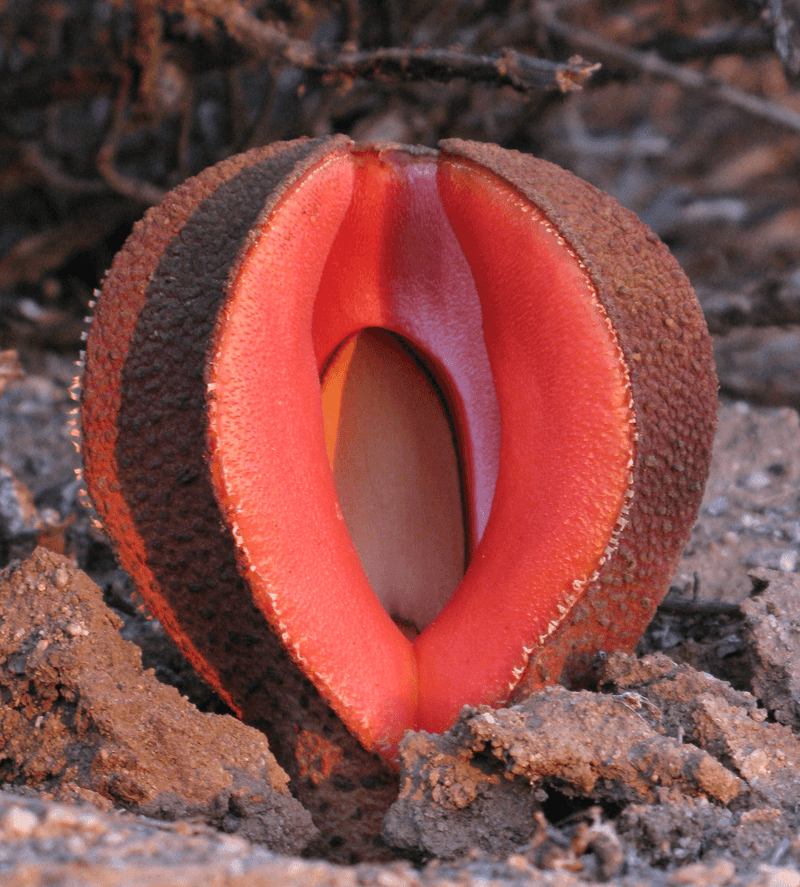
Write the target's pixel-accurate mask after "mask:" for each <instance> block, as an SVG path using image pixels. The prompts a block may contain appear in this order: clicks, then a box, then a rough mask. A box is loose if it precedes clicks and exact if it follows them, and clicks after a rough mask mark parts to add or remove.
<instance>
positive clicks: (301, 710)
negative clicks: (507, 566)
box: [83, 137, 716, 856]
mask: <svg viewBox="0 0 800 887" xmlns="http://www.w3.org/2000/svg"><path fill="white" fill-rule="evenodd" d="M349 144H351V143H350V142H349V140H347V139H345V138H341V137H340V138H332V139H327V140H318V141H300V142H292V143H283V144H278V145H273V146H270V147H268V148H264V149H257V150H255V151H251V152H249V153H248V154H245V155H240V156H238V157H234V158H231V159H230V160H227V161H224V162H223V163H221V164H218V165H217V166H215V167H212V168H211V169H209V170H206V171H205V172H204V173H202V174H201V175H200V176H199V177H197V178H196V179H193V180H190V181H188V182H186V183H185V184H184V185H182V186H181V187H180V188H178V189H176V190H175V191H173V192H171V193H170V194H169V195H168V196H167V198H166V199H165V201H164V203H162V204H161V206H159V207H158V208H156V209H154V210H151V211H150V212H149V213H148V214H147V216H146V217H145V219H144V220H143V221H142V222H141V223H140V224H139V225H138V226H137V227H136V229H135V230H134V233H133V234H132V235H131V238H130V239H129V241H128V243H127V245H126V247H125V248H124V249H123V250H122V251H121V252H120V254H119V255H118V256H117V257H116V259H115V261H114V264H113V266H112V269H111V272H110V273H109V276H108V279H107V281H106V284H105V286H104V291H103V296H102V297H101V299H100V301H99V305H98V308H97V312H96V318H95V323H94V326H93V328H92V333H91V335H90V338H89V342H88V346H87V359H86V377H85V393H84V404H83V427H84V436H85V441H86V453H85V458H86V478H87V482H88V484H89V489H90V492H91V494H92V496H93V498H94V500H95V502H96V504H97V507H98V511H99V513H100V514H101V517H102V519H103V521H104V523H105V526H106V528H107V529H108V531H109V534H110V535H111V536H112V538H113V539H114V540H115V543H116V546H117V550H118V553H119V555H120V559H121V561H122V563H123V565H124V566H125V568H126V569H127V570H128V571H129V572H130V573H131V574H132V575H133V577H134V580H135V581H136V583H137V585H138V586H139V588H140V589H141V590H142V593H143V594H144V596H145V597H146V599H147V600H148V602H149V603H150V606H151V607H152V609H153V610H154V612H155V613H156V615H158V617H159V618H160V619H161V621H162V622H163V623H164V625H165V626H166V627H167V628H168V630H169V631H170V633H171V634H172V635H173V637H175V638H176V639H177V640H178V642H179V644H180V645H181V647H182V649H183V651H184V653H186V655H187V656H188V657H189V658H190V659H191V660H192V662H193V664H194V665H195V667H197V668H198V670H199V671H200V672H201V673H202V674H203V675H204V677H205V678H206V679H207V680H208V681H209V682H210V683H211V684H212V685H214V686H215V687H216V688H217V689H218V690H219V691H220V692H221V693H222V694H223V695H224V696H225V698H227V699H228V700H229V701H230V703H231V704H232V705H233V706H234V708H236V709H237V711H239V712H240V713H241V716H242V718H243V719H244V720H245V721H246V722H248V723H251V724H255V725H257V726H261V727H262V728H263V729H264V730H265V732H266V733H267V734H268V736H269V738H270V743H271V747H272V748H273V751H274V753H275V755H276V757H277V758H278V760H279V761H280V762H281V764H282V765H283V766H284V767H285V768H286V769H287V770H288V771H289V774H290V776H291V777H292V779H293V783H294V788H295V790H296V791H297V793H298V796H299V798H300V799H301V801H302V802H303V803H304V804H305V805H306V807H307V808H308V809H309V810H310V811H311V812H312V814H313V815H314V817H315V820H316V821H317V824H318V825H319V826H320V827H321V828H322V829H323V831H324V833H325V835H326V837H327V838H328V840H329V841H333V842H334V843H335V842H336V838H337V837H341V836H342V833H343V831H344V830H345V829H346V828H347V821H348V820H349V819H351V818H352V819H353V820H355V823H354V824H357V829H353V833H355V832H356V831H358V832H360V833H361V834H363V835H364V836H365V838H369V836H370V835H371V834H375V833H376V831H377V829H376V826H377V828H379V823H380V817H381V813H382V810H383V809H384V808H385V806H386V804H387V803H388V802H390V801H391V799H392V796H393V793H394V786H395V783H394V780H393V777H392V776H391V775H390V773H389V772H388V771H387V769H386V768H385V765H383V764H381V763H380V762H379V761H377V760H376V759H375V758H374V757H373V756H370V755H367V754H366V752H364V751H363V749H361V747H360V746H359V745H358V744H357V743H356V742H355V740H353V739H352V737H350V736H349V734H347V732H346V730H345V729H344V727H343V725H342V724H341V722H340V721H339V720H338V718H336V717H335V715H334V714H333V712H331V711H330V709H329V708H328V706H327V705H326V704H325V703H324V701H322V700H321V699H320V698H319V696H318V694H317V693H316V691H315V690H314V688H313V687H312V685H311V684H310V682H309V681H308V680H307V679H306V678H305V677H304V676H303V675H302V674H301V672H300V671H299V670H298V669H297V668H296V667H295V666H294V665H293V664H292V663H291V662H290V661H289V659H288V657H287V655H286V654H285V652H284V651H283V649H282V648H281V645H280V643H279V642H278V640H277V639H276V638H275V636H274V635H273V634H272V632H271V631H270V629H269V627H268V625H267V623H266V621H265V619H264V618H263V616H262V615H261V613H260V612H259V611H258V610H257V609H256V608H255V606H254V604H253V603H252V600H251V598H250V595H249V593H248V591H247V589H246V588H245V586H244V583H243V582H242V580H241V579H240V578H239V576H238V570H237V565H236V557H235V546H234V543H233V540H232V538H231V536H230V534H229V532H228V531H227V529H225V528H224V527H223V526H222V523H221V519H220V516H219V511H218V508H217V505H216V502H215V499H214V495H213V490H212V488H211V483H210V479H209V477H208V472H207V470H206V461H205V459H206V452H205V440H206V420H205V398H206V389H205V382H204V371H205V362H206V356H207V352H208V347H209V342H210V338H211V336H212V333H213V330H214V324H215V320H216V317H217V313H218V311H219V309H220V307H221V305H222V303H223V300H224V299H225V296H226V291H227V284H228V275H229V272H230V268H231V266H233V265H234V263H235V262H236V260H237V256H239V255H240V254H241V252H242V250H243V249H244V248H245V247H246V245H247V243H248V242H249V238H250V237H251V236H252V235H251V233H250V232H251V229H253V228H254V227H256V226H257V223H258V220H259V219H263V218H265V217H266V215H267V214H268V213H269V212H270V211H271V209H272V207H274V205H275V203H276V201H277V200H278V199H279V198H280V196H281V195H282V194H283V193H284V192H285V190H286V188H288V187H290V186H291V185H292V184H293V183H294V182H295V181H297V180H298V178H299V177H300V176H301V175H302V174H303V173H304V172H305V171H306V170H307V169H309V168H311V167H313V166H314V165H315V164H316V163H318V162H319V161H320V160H321V159H322V158H324V157H325V156H327V155H329V154H330V153H331V152H332V151H336V150H342V149H346V148H347V146H348V145H349ZM441 147H442V150H443V151H444V152H445V153H449V154H451V155H454V156H460V157H463V158H465V159H467V160H470V161H472V162H475V163H477V164H480V165H482V166H484V167H485V168H487V169H489V170H490V171H492V172H494V173H495V174H497V175H499V176H500V177H501V178H503V179H505V180H506V181H507V182H509V183H510V184H512V185H514V186H516V187H517V188H519V190H520V191H521V192H522V193H523V194H525V195H526V196H527V197H528V198H529V199H530V200H532V201H533V202H534V203H535V204H537V205H538V206H539V207H540V208H541V210H542V211H543V212H544V213H545V214H546V215H547V216H548V217H549V218H550V219H551V220H552V221H553V223H554V224H555V226H556V227H557V228H558V229H559V230H560V232H561V233H562V235H563V236H564V238H565V240H566V241H567V242H568V243H570V244H571V246H572V247H573V249H574V250H575V252H576V253H577V254H578V255H579V256H580V258H581V259H582V260H583V262H584V264H585V265H586V267H587V269H588V273H589V274H590V276H591V278H592V280H593V282H594V285H595V287H596V289H597V292H598V295H599V298H600V301H601V302H602V304H603V305H604V307H605V309H606V311H607V313H608V315H609V317H610V319H611V321H612V323H613V325H614V327H615V329H616V332H617V335H618V337H619V341H620V345H621V348H622V351H623V353H624V355H625V358H626V362H627V366H628V370H629V373H630V377H631V385H632V392H633V400H634V404H635V411H636V419H637V428H638V432H639V441H638V444H637V452H636V460H635V465H634V497H633V501H632V504H631V511H630V515H629V521H630V522H629V524H628V526H627V527H626V529H625V530H624V532H623V533H622V535H621V538H620V543H619V547H618V549H617V551H616V553H615V555H614V556H613V557H612V558H610V559H609V561H608V562H607V563H606V564H605V566H604V567H603V569H602V571H601V574H600V576H599V578H598V580H597V581H596V582H595V583H594V584H593V585H592V586H590V587H589V589H588V590H587V592H586V593H585V595H584V597H583V598H582V599H581V600H580V601H579V602H578V603H577V604H576V605H575V607H574V609H573V615H572V617H571V619H570V622H569V625H567V626H564V627H562V628H561V629H559V630H558V631H557V632H556V633H555V634H554V635H553V636H552V637H551V643H550V644H548V647H547V649H546V650H544V651H539V652H535V653H534V654H533V656H532V658H531V662H530V664H529V668H528V670H527V673H526V675H525V676H524V678H523V681H522V682H521V684H520V686H519V687H518V690H517V695H518V696H521V695H524V694H525V693H527V692H528V691H529V690H530V689H533V688H534V687H535V686H537V685H540V684H541V683H544V682H554V681H557V680H559V679H560V680H562V681H564V682H566V683H567V684H572V685H574V684H576V683H581V682H584V681H585V680H586V679H587V678H590V677H591V663H592V660H593V658H594V656H595V655H596V654H597V652H599V651H601V650H604V649H611V648H623V649H630V648H632V647H633V646H634V645H635V643H636V641H637V640H638V637H639V635H640V633H641V631H642V630H643V628H644V626H645V625H646V624H647V622H648V621H649V619H650V618H651V616H652V613H653V611H654V610H655V607H656V606H657V604H658V601H659V600H660V598H661V597H662V596H663V594H664V593H665V591H666V588H667V584H668V582H669V579H670V577H671V575H672V572H673V570H674V566H675V563H676V561H677V558H678V556H679V554H680V551H681V548H682V546H683V544H684V542H685V541H686V539H687V538H688V534H689V531H690V529H691V525H692V522H693V520H694V518H695V515H696V510H697V507H698V505H699V502H700V498H701V496H702V488H703V484H704V481H705V475H706V471H707V464H708V459H709V457H710V451H711V441H712V438H713V430H714V415H715V410H716V380H715V377H714V372H713V362H712V358H711V349H710V342H709V338H708V333H707V330H706V327H705V323H704V321H703V318H702V315H701V313H700V310H699V306H698V305H697V302H696V299H695V297H694V294H693V293H692V291H691V288H690V286H689V284H688V281H687V280H686V278H685V276H684V275H683V273H682V272H681V271H680V269H679V268H678V266H677V264H676V262H675V260H674V259H673V258H672V256H671V255H670V254H669V252H668V250H667V249H666V247H664V246H663V244H661V243H660V242H659V241H658V240H657V238H655V237H654V235H652V234H651V233H650V232H649V231H648V230H647V229H646V228H645V226H643V225H642V224H641V222H639V220H638V219H637V218H636V217H635V216H634V215H633V214H632V213H630V212H628V211H626V210H624V209H622V208H621V207H619V206H618V205H617V204H616V203H615V202H614V201H613V200H612V199H611V198H609V197H608V196H607V195H604V194H602V193H601V192H599V191H597V190H596V189H594V188H592V187H591V186H590V185H588V184H586V183H585V182H582V181H580V180H578V179H576V178H575V177H574V176H572V175H571V174H569V173H567V172H565V171H564V170H561V169H559V168H557V167H554V166H552V165H550V164H547V163H545V162H543V161H540V160H537V159H535V158H532V157H529V156H527V155H522V154H518V153H516V152H511V151H505V150H502V149H500V148H498V147H496V146H490V145H480V144H476V143H468V142H460V141H448V142H444V143H442V146H441ZM359 783H360V784H359ZM331 805H332V807H333V808H335V809H336V810H337V811H338V813H339V818H338V820H335V819H333V820H332V814H331ZM326 808H327V809H326ZM323 810H324V811H325V813H324V815H321V811H323ZM347 837H348V842H349V841H351V840H352V834H348V835H347ZM350 847H351V848H352V844H350ZM362 852H363V853H364V855H365V856H368V855H370V848H369V847H368V846H363V847H362Z"/></svg>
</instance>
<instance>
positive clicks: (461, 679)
mask: <svg viewBox="0 0 800 887" xmlns="http://www.w3.org/2000/svg"><path fill="white" fill-rule="evenodd" d="M369 327H378V328H381V329H385V330H389V331H392V332H394V333H397V334H399V335H401V336H403V337H404V338H405V339H407V340H408V341H409V342H411V343H412V344H413V345H414V346H415V348H416V349H417V352H418V354H419V355H420V356H421V357H422V358H423V359H424V360H425V361H426V363H427V364H428V366H429V368H430V369H431V371H432V372H433V374H434V375H435V376H436V378H437V379H438V380H439V382H440V384H441V387H442V389H443V390H444V392H445V395H446V397H447V400H448V403H449V406H450V410H451V412H452V415H453V417H454V420H455V424H456V426H457V428H458V433H459V440H460V450H461V459H462V465H463V471H464V475H465V490H466V494H467V501H468V509H467V511H468V535H469V539H470V547H471V549H472V558H471V562H470V565H469V567H468V570H467V573H466V575H465V576H464V579H463V581H462V582H461V584H460V586H459V587H458V589H457V590H456V592H455V593H454V594H453V596H452V598H451V599H450V601H449V602H448V603H447V604H446V606H445V607H444V609H443V610H442V612H441V613H440V614H439V615H438V617H437V618H436V619H435V620H434V622H433V623H432V624H431V625H430V626H429V627H428V628H427V629H425V630H424V631H423V632H422V634H421V635H420V636H419V637H418V638H417V640H416V641H415V642H414V644H413V646H412V644H411V643H410V642H409V641H408V640H407V639H406V638H405V637H404V636H403V635H402V634H401V632H400V631H399V630H398V629H397V627H396V626H395V625H394V623H393V622H392V620H391V619H390V618H389V615H388V614H387V613H386V611H385V610H384V609H383V607H382V606H381V604H380V602H379V600H378V598H377V597H376V595H375V594H374V593H373V590H372V589H371V588H370V585H369V583H368V581H367V579H366V576H365V574H364V571H363V569H362V567H361V564H360V562H359V558H358V554H357V552H356V550H355V548H354V546H353V543H352V540H351V538H350V536H349V534H348V531H347V528H346V526H345V525H344V522H343V520H342V517H341V512H340V510H339V507H338V501H337V494H336V489H335V487H334V482H333V477H332V474H331V469H330V465H329V462H328V456H327V453H326V446H325V437H324V429H323V417H322V403H321V397H320V373H321V372H322V371H323V370H324V367H325V365H326V363H327V361H328V360H329V358H330V357H331V355H333V354H334V352H335V351H336V349H337V347H338V346H339V345H340V344H341V343H342V342H343V341H344V340H345V339H347V338H348V337H349V336H351V335H352V334H353V333H356V332H358V331H359V330H362V329H365V328H369ZM210 366H211V370H210V376H209V383H210V384H209V388H210V390H211V392H212V396H213V400H212V401H211V404H210V419H209V421H210V425H209V427H210V439H211V444H212V470H213V472H214V477H215V484H216V487H217V491H218V498H219V501H220V504H221V507H222V508H223V510H224V512H225V513H226V516H227V519H228V522H229V524H230V525H231V527H232V529H233V532H234V536H235V537H236V539H237V543H238V544H239V546H240V550H241V553H242V556H243V560H244V564H245V566H246V567H247V569H248V571H249V572H248V578H249V581H250V583H251V586H252V588H253V593H254V596H255V598H256V600H257V603H258V604H259V606H260V607H261V608H262V610H263V611H264V612H265V614H266V615H267V616H268V618H269V619H270V621H271V623H272V624H273V626H274V627H275V629H276V630H277V631H278V633H279V634H280V636H281V638H282V640H283V642H284V644H285V646H286V647H287V649H289V650H290V651H291V652H292V654H293V656H294V657H295V659H296V660H297V661H298V663H299V664H300V665H301V666H302V667H303V669H304V670H305V671H306V673H307V674H308V675H309V677H311V678H312V680H313V681H314V682H315V683H316V684H317V686H318V687H319V689H320V690H321V691H322V692H323V693H324V694H325V695H326V697H327V698H328V699H329V701H330V702H331V704H332V706H333V707H334V709H335V710H336V711H337V713H338V714H339V715H340V717H342V719H343V720H344V721H345V723H347V724H348V726H349V727H350V728H351V729H352V730H353V731H354V732H355V733H356V734H357V735H358V736H359V737H360V738H361V740H362V742H364V744H365V745H366V746H367V747H370V748H372V747H374V748H377V749H378V750H380V751H381V752H382V753H383V754H384V755H386V756H388V757H392V756H394V755H395V754H396V747H397V742H398V741H399V738H400V736H401V735H402V732H403V730H405V729H408V728H412V727H418V728H422V729H428V730H442V729H446V728H447V727H448V726H449V725H450V724H451V723H452V721H453V720H454V719H455V717H456V716H457V714H458V711H459V710H460V708H461V706H462V705H464V704H466V703H474V704H476V703H482V702H489V703H501V702H503V701H505V700H506V699H507V698H508V696H509V694H510V692H511V690H512V689H513V687H514V685H515V683H516V682H517V681H518V680H519V677H520V675H521V673H522V671H523V670H524V667H525V663H526V661H527V655H528V651H529V650H530V649H531V648H532V647H534V646H535V645H537V644H538V643H539V642H540V641H541V640H542V639H543V638H544V637H546V636H547V634H548V633H549V632H550V631H552V630H553V629H554V627H556V626H557V625H558V623H559V622H560V621H561V620H562V619H563V617H564V615H565V614H566V612H567V611H568V609H569V607H570V606H571V604H572V603H573V602H574V600H575V598H576V597H577V596H579V594H580V592H581V590H582V588H583V587H584V586H585V584H586V583H587V582H588V581H590V579H591V577H592V574H593V573H594V572H595V571H596V569H597V568H598V566H599V564H600V563H601V559H602V558H603V557H604V556H605V555H606V553H607V550H608V548H609V545H610V544H611V542H612V535H613V532H614V528H615V524H616V523H617V521H618V518H619V517H620V514H621V512H622V511H623V508H624V505H625V497H626V494H627V492H628V488H629V483H630V463H631V459H632V451H633V436H634V429H633V425H632V409H631V404H630V392H629V387H628V381H627V377H626V374H625V368H624V362H623V360H622V357H621V354H620V352H619V349H618V346H617V343H616V340H615V337H614V335H613V333H612V331H611V328H610V325H609V324H608V321H607V318H606V316H605V314H604V312H603V310H602V308H601V307H600V305H599V303H598V302H597V299H596V297H595V295H594V292H593V289H592V287H591V284H590V283H589V281H588V278H587V276H586V274H585V272H584V271H583V269H582V268H581V266H580V264H579V263H578V261H577V259H576V258H575V256H574V255H573V254H572V253H571V251H570V250H569V249H568V248H567V247H566V246H565V245H564V244H563V242H561V241H560V239H559V237H558V235H557V233H556V232H554V231H553V230H552V229H551V228H550V227H549V226H548V225H547V223H546V220H544V219H543V218H542V217H541V215H540V214H539V213H538V211H537V210H536V208H535V207H533V206H532V205H531V203H530V202H529V201H527V200H526V199H525V198H523V197H522V196H521V195H520V194H519V193H518V192H517V191H516V190H515V189H513V188H511V187H510V186H508V185H506V184H505V183H503V182H502V181H501V180H500V179H498V178H496V177H494V176H492V175H491V174H488V173H485V172H482V171H481V170H480V169H479V168H477V167H475V166H474V165H472V164H470V163H468V162H466V161H463V162H462V161H458V160H454V159H447V158H446V157H439V158H438V159H437V158H433V157H431V156H429V155H420V156H416V155H411V154H405V153H400V152H395V151H384V152H378V151H375V150H372V151H355V152H337V153H334V154H332V155H331V156H330V157H329V158H328V159H327V160H326V162H325V163H323V164H321V165H320V166H318V167H317V168H316V169H315V170H313V171H312V172H311V173H309V174H308V175H306V177H305V178H303V179H302V180H301V181H299V182H298V183H297V184H296V185H295V186H294V187H293V188H292V189H290V191H289V192H288V193H287V194H286V195H285V197H284V198H283V200H282V201H281V203H280V204H279V205H278V207H277V208H276V209H275V210H274V212H273V213H272V215H271V216H270V218H269V220H268V221H267V222H266V224H265V225H264V227H263V229H262V230H261V232H260V234H259V236H258V238H257V239H256V241H255V243H254V244H253V246H252V247H251V248H250V250H249V252H248V253H247V255H246V256H245V257H244V259H243V261H242V262H241V265H240V267H239V269H238V273H237V276H236V278H235V282H234V284H233V286H232V287H231V293H230V297H229V299H228V302H227V304H226V307H225V312H224V317H223V318H222V320H221V322H220V325H219V329H218V334H217V345H216V353H215V356H214V358H213V360H212V362H211V365H210ZM501 431H502V433H501Z"/></svg>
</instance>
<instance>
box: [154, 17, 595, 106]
mask: <svg viewBox="0 0 800 887" xmlns="http://www.w3.org/2000/svg"><path fill="white" fill-rule="evenodd" d="M167 5H168V7H169V8H170V9H174V10H175V11H180V12H183V14H184V15H186V16H187V17H190V18H196V19H201V20H203V21H205V22H208V21H209V19H211V20H216V21H220V22H221V23H222V24H223V26H224V27H225V29H226V30H227V32H228V33H229V34H230V35H231V37H234V38H235V39H236V40H238V41H239V43H241V44H242V46H244V47H245V48H246V49H248V50H249V51H250V52H252V53H253V54H254V55H256V56H258V57H259V58H275V57H276V56H277V57H279V58H282V59H284V60H285V61H287V62H289V63H290V64H292V65H295V66H297V67H299V68H303V69H304V70H307V71H313V72H317V73H320V74H326V75H330V76H338V77H349V78H355V77H360V78H367V79H378V78H381V77H391V78H401V79H403V80H436V81H444V82H449V81H450V80H453V79H455V78H457V77H463V78H465V79H467V80H471V81H474V82H481V83H494V84H497V85H500V86H511V87H513V88H514V89H516V90H518V91H520V92H526V91H528V90H533V89H557V90H560V91H561V92H567V91H569V90H573V89H580V88H581V87H582V86H583V85H584V84H585V83H586V81H587V80H588V79H589V78H590V77H591V75H592V74H593V73H594V72H595V71H596V70H597V69H598V68H599V67H600V66H599V65H598V64H591V63H589V62H585V61H584V60H583V59H581V58H579V57H574V58H571V59H570V60H569V61H567V62H563V63H559V62H552V61H549V60H548V59H540V58H536V57H534V56H531V55H527V54H525V53H522V52H517V51H516V50H514V49H509V48H505V49H501V50H500V52H497V53H493V54H491V55H478V54H475V53H470V52H465V51H463V50H461V49H458V48H456V47H451V48H449V49H404V48H394V47H392V48H383V49H374V50H352V49H348V48H346V47H345V48H341V49H336V50H333V49H318V48H317V47H316V46H314V45H313V44H312V43H310V42H309V41H307V40H298V39H295V38H292V37H289V36H288V35H287V34H285V33H284V32H283V31H281V30H280V29H279V28H277V27H275V26H274V25H271V24H269V23H267V22H262V21H261V20H260V19H257V18H256V17H255V16H254V15H252V14H251V13H250V12H248V11H247V10H246V9H244V8H243V7H242V6H240V5H239V3H238V2H236V0H169V2H168V4H167Z"/></svg>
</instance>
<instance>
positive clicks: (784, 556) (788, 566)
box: [745, 548, 798, 573]
mask: <svg viewBox="0 0 800 887" xmlns="http://www.w3.org/2000/svg"><path fill="white" fill-rule="evenodd" d="M797 561H798V554H797V549H795V548H762V549H761V550H760V551H754V552H752V554H750V555H749V556H748V558H747V560H746V561H745V563H746V565H747V566H748V567H767V568H768V569H770V570H780V571H781V572H782V573H793V572H794V571H795V570H796V569H797Z"/></svg>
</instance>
